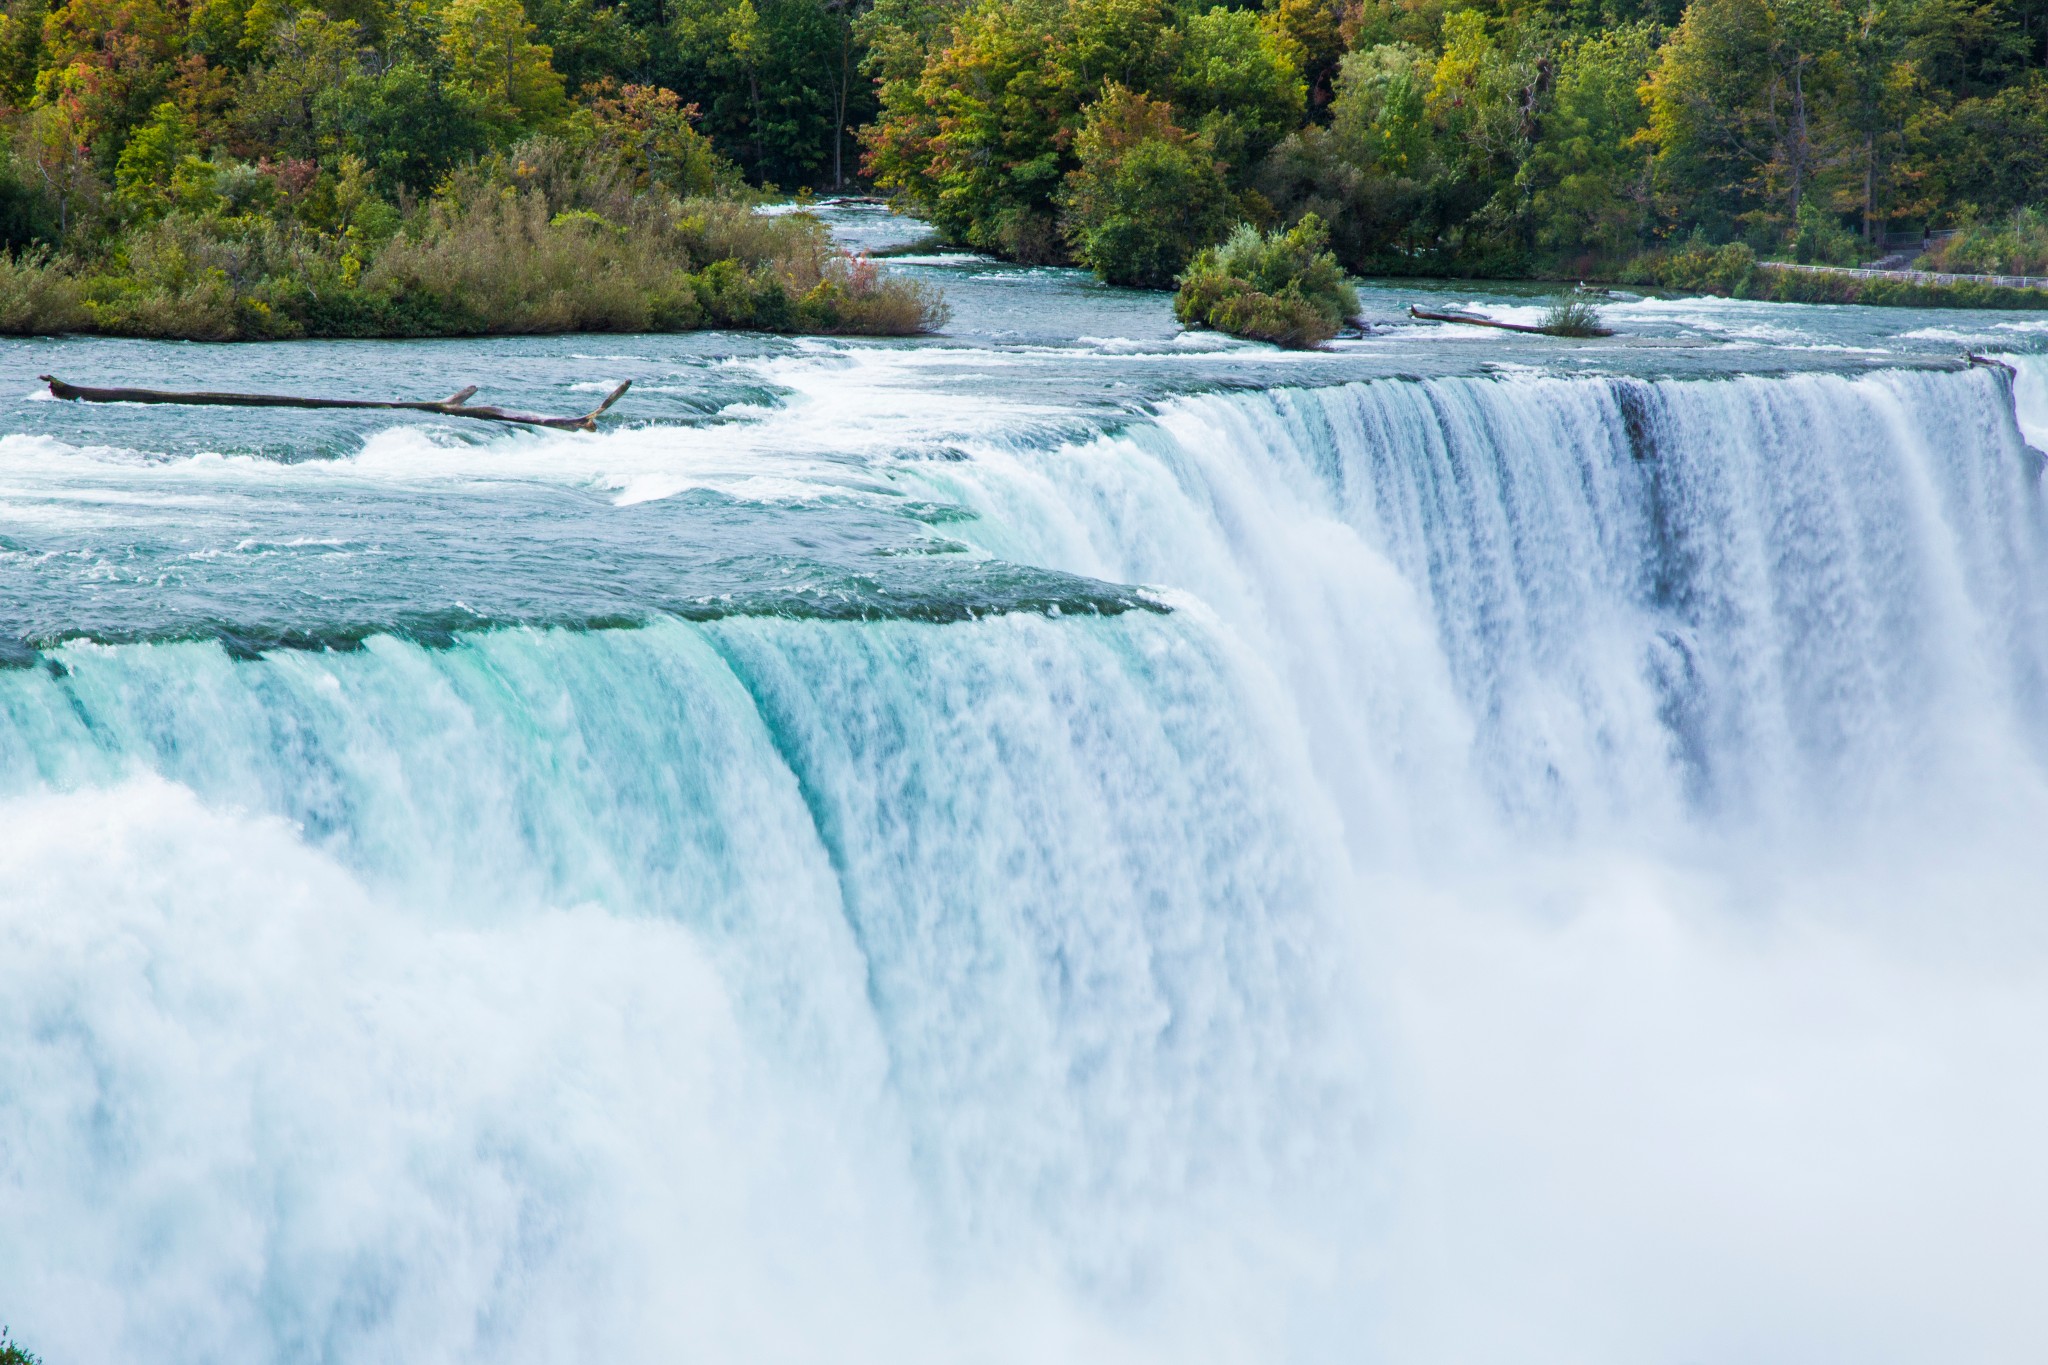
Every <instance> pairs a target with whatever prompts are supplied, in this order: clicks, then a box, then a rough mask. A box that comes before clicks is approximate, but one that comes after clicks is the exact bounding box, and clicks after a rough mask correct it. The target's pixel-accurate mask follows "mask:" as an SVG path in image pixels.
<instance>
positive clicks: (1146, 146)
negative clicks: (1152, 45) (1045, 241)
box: [1060, 85, 1230, 289]
mask: <svg viewBox="0 0 2048 1365" xmlns="http://www.w3.org/2000/svg"><path fill="white" fill-rule="evenodd" d="M1075 150H1076V152H1077V153H1078V155H1079V156H1080V159H1081V165H1080V168H1079V169H1078V170H1075V171H1073V172H1071V173H1069V174H1068V176H1067V181H1066V186H1065V188H1064V189H1063V190H1062V191H1061V194H1060V231H1061V234H1062V235H1063V236H1064V237H1065V238H1066V240H1067V244H1068V245H1069V246H1071V247H1072V248H1073V250H1074V256H1075V259H1077V260H1079V261H1080V262H1081V263H1082V264H1083V265H1085V266H1088V267H1089V268H1090V269H1092V270H1093V271H1094V272H1095V273H1096V274H1097V275H1098V276H1100V277H1101V278H1102V279H1104V280H1106V281H1107V282H1109V283H1110V284H1126V285H1135V286H1137V287H1139V288H1143V289H1165V288H1170V287H1171V286H1172V284H1173V282H1174V280H1175V279H1176V278H1177V277H1178V276H1179V275H1180V273H1181V271H1183V270H1185V269H1186V268H1187V263H1188V260H1189V258H1190V257H1192V256H1193V255H1194V254H1195V252H1196V251H1197V250H1199V249H1200V248H1202V247H1205V246H1209V245H1211V244H1213V243H1214V242H1216V241H1217V239H1219V238H1220V237H1222V236H1223V234H1224V233H1225V232H1226V231H1228V230H1229V227H1230V191H1229V189H1228V188H1227V187H1226V186H1225V185H1224V183H1223V172H1222V170H1221V168H1220V167H1219V166H1218V165H1217V163H1216V160H1215V158H1214V157H1213V156H1211V155H1210V153H1209V148H1208V146H1207V144H1206V143H1205V142H1204V141H1203V140H1202V139H1200V138H1197V137H1195V136H1194V135H1193V134H1190V133H1188V132H1186V131H1185V130H1183V129H1181V128H1179V127H1177V126H1175V124H1174V122H1173V106H1172V105H1170V104H1168V103H1167V102H1166V101H1164V100H1153V99H1147V98H1146V97H1145V96H1143V95H1141V94H1138V93H1137V92H1135V91H1131V90H1126V89H1125V88H1124V87H1122V86H1120V85H1112V86H1110V87H1109V88H1108V89H1107V90H1106V91H1104V92H1103V95H1102V98H1101V99H1098V100H1097V101H1096V102H1095V103H1094V104H1092V105H1090V106H1089V107H1088V111H1087V115H1086V118H1085V120H1084V122H1083V123H1082V125H1081V132H1080V135H1079V136H1078V137H1077V138H1076V139H1075Z"/></svg>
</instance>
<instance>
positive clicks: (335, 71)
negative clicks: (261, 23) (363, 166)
mask: <svg viewBox="0 0 2048 1365" xmlns="http://www.w3.org/2000/svg"><path fill="white" fill-rule="evenodd" d="M362 56H363V48H362V43H361V39H360V36H359V34H358V33H357V30H356V26H355V25H354V24H351V23H340V22H336V21H335V20H332V19H329V18H328V17H327V16H326V15H324V14H322V13H320V12H319V11H318V10H308V11H306V12H304V13H302V14H300V15H298V16H297V17H296V18H295V19H294V20H293V21H292V22H291V23H289V24H280V25H278V26H277V27H276V28H274V29H272V30H271V31H270V33H269V36H268V38H267V40H266V42H265V44H264V46H263V49H262V54H261V60H260V61H259V62H258V63H257V64H256V65H255V66H253V67H251V68H250V70H249V74H248V75H247V76H246V77H245V78H244V79H243V82H242V91H241V97H240V99H239V101H238V102H237V106H236V113H235V120H234V121H235V141H236V144H237V146H238V147H239V148H241V149H242V150H243V151H244V152H245V153H247V154H261V155H268V156H271V157H294V158H299V159H302V160H311V159H313V158H315V157H318V156H319V155H320V154H321V153H322V152H323V151H329V150H332V148H333V144H332V143H331V142H330V141H329V140H328V138H326V137H325V136H324V133H325V132H326V129H325V128H324V127H323V120H322V119H321V117H320V106H321V102H322V99H323V97H324V96H325V95H326V94H327V93H328V92H329V91H332V90H335V89H338V88H340V87H342V86H344V85H345V84H346V83H347V82H348V81H349V79H350V78H351V77H352V76H353V75H354V74H355V73H356V72H357V70H358V69H359V67H360V65H361V59H362Z"/></svg>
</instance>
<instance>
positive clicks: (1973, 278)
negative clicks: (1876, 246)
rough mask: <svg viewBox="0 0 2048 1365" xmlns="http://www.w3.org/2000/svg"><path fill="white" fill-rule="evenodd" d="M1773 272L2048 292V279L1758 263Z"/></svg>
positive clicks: (2044, 276)
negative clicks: (1989, 286)
mask: <svg viewBox="0 0 2048 1365" xmlns="http://www.w3.org/2000/svg"><path fill="white" fill-rule="evenodd" d="M1757 265H1758V266H1760V267H1766V268H1768V269H1771V270H1797V271H1801V272H1803V273H1805V274H1808V275H1853V276H1855V277H1856V278H1858V279H1865V280H1904V281H1906V282H1907V283H1909V284H1995V285H1998V286H1999V287H2001V288H2004V289H2048V275H1951V274H1948V273H1947V272H1936V271H1933V270H1865V269H1863V268H1862V267H1860V266H1853V265H1799V264H1797V263H1796V262H1793V261H1758V262H1757Z"/></svg>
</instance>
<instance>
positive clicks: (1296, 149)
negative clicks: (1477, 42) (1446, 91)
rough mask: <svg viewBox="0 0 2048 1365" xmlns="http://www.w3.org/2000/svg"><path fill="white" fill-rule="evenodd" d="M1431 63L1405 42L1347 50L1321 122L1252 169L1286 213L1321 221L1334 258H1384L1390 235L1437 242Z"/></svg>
mask: <svg viewBox="0 0 2048 1365" xmlns="http://www.w3.org/2000/svg"><path fill="white" fill-rule="evenodd" d="M1435 71H1436V63H1435V61H1434V60H1433V59H1432V58H1431V57H1430V56H1429V55H1428V54H1427V53H1425V52H1423V51H1422V50H1421V49H1419V48H1415V47H1412V46H1409V45H1407V44H1405V43H1382V44H1380V45H1378V46H1376V47H1372V48H1369V49H1367V50H1365V51H1362V52H1353V53H1350V54H1348V55H1346V57H1345V58H1344V62H1343V65H1342V68H1341V69H1340V71H1339V72H1338V75H1337V80H1336V85H1335V94H1334V96H1333V98H1332V100H1331V103H1330V124H1329V126H1328V127H1326V128H1325V127H1315V126H1310V127H1308V128H1304V129H1303V130H1302V131H1300V132H1299V133H1296V134H1294V135H1293V136H1291V137H1289V138H1287V139H1286V140H1285V141H1283V142H1282V143H1281V144H1280V145H1279V146H1278V147H1276V148H1274V150H1273V152H1272V154H1271V155H1270V156H1268V157H1267V158H1266V161H1265V163H1264V165H1262V166H1261V167H1260V169H1259V176H1258V182H1257V183H1258V186H1259V189H1260V191H1261V192H1262V193H1264V195H1265V196H1266V198H1267V199H1268V200H1270V201H1271V202H1272V203H1273V205H1274V206H1275V207H1276V208H1277V209H1278V210H1279V211H1280V212H1281V213H1283V214H1284V215H1286V216H1287V217H1289V218H1300V217H1303V216H1306V215H1311V214H1312V215H1314V216H1315V217H1316V218H1317V220H1318V221H1319V222H1323V223H1326V224H1329V225H1330V226H1329V227H1328V228H1327V229H1326V232H1327V234H1328V236H1329V238H1330V240H1331V242H1332V244H1333V245H1334V246H1335V249H1336V255H1337V258H1338V259H1339V260H1341V261H1343V262H1344V263H1345V264H1346V265H1348V266H1350V267H1352V268H1353V269H1355V270H1360V271H1363V270H1367V269H1371V268H1373V267H1374V266H1375V265H1383V264H1385V257H1386V254H1387V253H1388V252H1390V251H1391V250H1393V249H1394V248H1395V245H1396V243H1397V242H1402V243H1405V244H1406V246H1407V247H1408V248H1409V249H1411V250H1412V249H1414V248H1416V247H1418V246H1422V245H1430V246H1433V245H1434V244H1435V241H1436V232H1435V231H1434V229H1433V228H1432V227H1431V225H1430V223H1429V222H1428V221H1426V220H1428V219H1429V218H1430V216H1431V215H1430V212H1429V210H1430V205H1431V201H1432V186H1436V185H1439V184H1440V183H1441V181H1442V179H1443V176H1444V175H1445V174H1446V172H1445V169H1444V167H1443V166H1442V164H1441V160H1440V158H1439V156H1438V148H1437V145H1436V143H1435V140H1434V138H1433V136H1432V133H1431V130H1430V125H1429V116H1428V111H1427V108H1426V104H1427V92H1428V91H1429V90H1430V89H1431V87H1432V86H1433V84H1434V82H1435ZM1418 239H1420V240H1418Z"/></svg>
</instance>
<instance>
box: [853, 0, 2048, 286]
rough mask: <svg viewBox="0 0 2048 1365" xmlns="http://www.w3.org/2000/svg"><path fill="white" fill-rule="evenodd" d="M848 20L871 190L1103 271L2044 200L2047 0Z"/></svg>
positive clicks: (1136, 277) (1958, 219)
mask: <svg viewBox="0 0 2048 1365" xmlns="http://www.w3.org/2000/svg"><path fill="white" fill-rule="evenodd" d="M861 31H862V33H863V34H864V35H866V36H867V38H868V40H869V42H870V57H869V63H870V67H871V69H873V70H874V71H875V72H876V74H877V75H878V76H879V77H880V79H881V84H880V94H879V113H878V115H877V118H876V120H875V122H874V123H873V124H872V126H870V127H869V128H868V129H867V130H866V131H865V133H864V134H863V139H864V145H865V147H866V149H867V160H866V165H867V167H868V169H869V171H870V172H871V173H872V174H873V176H874V177H875V179H876V182H877V183H878V184H879V185H881V186H883V187H885V188H887V189H890V190H893V191H894V192H896V193H898V194H899V195H901V196H902V197H903V198H904V199H905V200H906V201H907V203H908V205H909V206H910V207H912V208H913V209H915V210H917V211H918V212H921V213H923V214H924V215H926V216H928V217H929V218H930V219H931V220H932V221H933V222H934V223H935V224H936V225H937V226H938V228H939V229H940V230H941V231H942V232H943V233H945V234H947V235H948V236H949V237H950V238H951V239H952V240H954V241H957V242H960V243H964V244H966V245H969V246H973V247H976V248H978V249H981V250H985V251H992V252H996V253H999V254H1002V255H1006V256H1009V257H1012V258H1014V259H1018V260H1026V261H1058V260H1072V261H1075V262H1077V263H1080V264H1084V265H1088V266H1091V267H1092V268H1094V269H1095V270H1096V272H1097V273H1098V274H1100V275H1101V276H1102V277H1103V278H1104V279H1106V280H1110V281H1113V282H1128V283H1140V284H1143V283H1152V282H1155V281H1156V280H1158V279H1159V278H1161V277H1162V276H1164V275H1166V274H1167V273H1169V272H1170V271H1171V270H1172V268H1173V266H1172V262H1173V261H1175V260H1176V259H1177V260H1179V261H1181V262H1186V261H1190V260H1192V259H1194V258H1195V256H1196V254H1197V253H1198V252H1200V251H1202V250H1203V249H1204V248H1207V247H1210V246H1212V245H1214V244H1215V243H1216V242H1217V241H1219V240H1220V239H1221V237H1222V236H1223V235H1224V234H1225V233H1227V232H1229V231H1230V230H1231V226H1232V225H1234V224H1236V223H1238V222H1248V223H1251V224H1253V225H1255V226H1258V227H1260V228H1262V229H1263V228H1271V227H1275V226H1280V227H1285V226H1287V225H1291V224H1293V223H1296V222H1299V221H1302V220H1303V219H1304V218H1305V217H1306V216H1307V215H1310V214H1313V215H1315V216H1316V217H1317V218H1318V219H1320V220H1321V221H1322V222H1323V223H1325V224H1327V230H1328V232H1329V240H1330V247H1331V249H1332V251H1333V252H1334V253H1335V255H1336V257H1337V259H1338V260H1339V261H1340V262H1341V263H1342V264H1343V265H1344V266H1345V267H1346V268H1347V269H1349V270H1351V271H1353V272H1355V273H1358V274H1366V275H1461V276H1475V275H1476V276H1518V275H1551V276H1565V277H1588V278H1591V277H1604V278H1639V277H1643V276H1646V275H1649V274H1652V273H1655V272H1656V271H1657V270H1659V269H1660V268H1661V267H1660V266H1659V264H1658V263H1659V262H1662V261H1665V260H1668V259H1670V258H1672V257H1674V256H1675V255H1682V254H1684V253H1686V252H1690V251H1693V250H1694V249H1695V248H1696V247H1699V248H1706V249H1719V248H1721V247H1724V246H1728V245H1731V244H1739V245H1741V246H1742V247H1744V248H1745V249H1746V250H1747V251H1749V252H1750V254H1751V257H1752V259H1763V258H1771V257H1781V258H1783V259H1788V260H1791V259H1796V260H1800V261H1810V262H1834V263H1843V264H1849V263H1856V262H1858V261H1860V260H1864V259H1866V258H1870V257H1874V256H1878V255H1880V254H1882V253H1883V252H1884V249H1885V246H1886V241H1885V239H1886V237H1887V236H1888V235H1892V236H1898V235H1900V234H1901V233H1909V234H1910V237H1911V240H1912V242H1913V243H1914V249H1915V252H1917V248H1918V245H1919V242H1920V234H1921V230H1922V229H1924V228H1926V227H1930V226H1941V225H1945V224H1950V223H1980V224H1986V225H1990V224H1994V223H2009V222H2012V221H2015V220H2013V219H2012V215H2013V214H2014V213H2015V212H2016V211H2018V210H2022V209H2024V208H2025V207H2026V206H2028V205H2030V204H2039V203H2043V202H2048V9H2044V8H2043V7H2042V6H2041V5H2040V3H2039V0H1973V3H1969V4H1962V3H1957V0H1890V2H1889V3H1866V2H1865V0H1800V2H1799V3H1798V4H1795V5H1791V6H1784V5H1770V4H1766V3H1764V0H1692V2H1691V3H1690V4H1682V3H1679V2H1678V0H1569V2H1567V0H1519V2H1518V0H1497V2H1496V3H1484V4H1472V3H1462V2H1461V0H1268V3H1266V4H1265V5H1263V6H1258V5H1228V6H1216V5H1211V4H1207V3H1204V2H1203V0H1003V2H1002V3H998V2H997V0H966V2H963V3H949V2H948V0H877V3H876V5H875V7H874V9H873V10H872V11H871V12H870V13H869V14H868V15H867V16H866V17H865V18H864V19H863V20H862V23H861ZM1154 205H1156V206H1170V208H1171V211H1170V212H1169V211H1155V210H1153V209H1150V208H1147V207H1144V206H1154ZM1139 219H1142V220H1143V222H1144V223H1145V225H1146V228H1147V230H1146V231H1145V232H1142V233H1141V232H1136V231H1133V230H1132V228H1131V223H1132V222H1134V221H1136V220H1139ZM2028 221H2030V222H2038V221H2039V220H2038V218H2036V219H2029V220H2028ZM1965 236H1966V237H1969V234H1965ZM1969 240H1971V241H1975V240H1976V239H1975V238H1969ZM1949 250H1950V251H1951V253H1953V252H1955V251H1956V250H1957V248H1955V247H1951V248H1949ZM2012 255H2013V253H2012V252H2010V251H2007V252H2006V253H2005V256H2004V257H2001V258H2000V259H2006V258H2010V257H2011V256H2012ZM1973 259H1975V258H1973ZM1985 259H1987V260H1988V259H1989V258H1988V257H1986V258H1985ZM1763 278H1768V279H1771V281H1772V283H1771V287H1772V288H1774V289H1781V290H1795V289H1802V288H1809V287H1811V288H1820V287H1821V286H1809V285H1806V284H1794V283H1790V282H1787V281H1784V280H1779V279H1777V278H1775V277H1774V276H1770V275H1769V274H1768V273H1767V274H1766V276H1764V277H1763ZM1826 287H1827V288H1830V289H1837V290H1839V289H1841V288H1842V286H1840V285H1839V284H1834V285H1829V286H1826Z"/></svg>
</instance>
